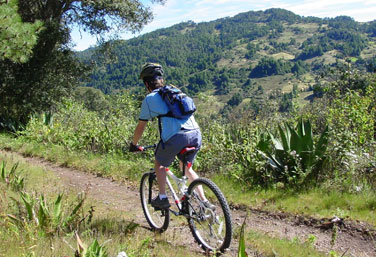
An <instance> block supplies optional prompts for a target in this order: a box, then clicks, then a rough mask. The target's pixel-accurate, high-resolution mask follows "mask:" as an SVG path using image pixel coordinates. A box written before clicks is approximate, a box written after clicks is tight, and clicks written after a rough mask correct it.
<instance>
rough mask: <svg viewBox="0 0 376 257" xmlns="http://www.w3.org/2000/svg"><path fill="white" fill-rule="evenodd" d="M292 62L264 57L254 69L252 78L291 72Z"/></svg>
mask: <svg viewBox="0 0 376 257" xmlns="http://www.w3.org/2000/svg"><path fill="white" fill-rule="evenodd" d="M291 68H292V66H291V64H290V63H288V62H285V61H282V60H275V59H273V58H270V57H264V58H263V59H261V61H260V62H259V63H258V64H257V66H256V67H255V68H254V69H253V70H252V72H251V74H250V76H251V77H252V78H257V77H264V76H271V75H280V74H285V73H289V72H291Z"/></svg>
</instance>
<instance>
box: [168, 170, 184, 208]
mask: <svg viewBox="0 0 376 257" xmlns="http://www.w3.org/2000/svg"><path fill="white" fill-rule="evenodd" d="M166 173H167V177H166V183H167V186H168V188H169V189H170V191H171V193H172V197H173V199H174V202H175V204H176V206H177V207H178V209H179V213H176V212H175V211H173V210H171V209H170V211H171V212H172V213H174V214H175V215H180V214H181V211H182V208H183V206H182V202H183V201H184V200H185V199H186V197H187V189H188V187H187V181H188V178H187V177H186V176H183V177H182V178H178V177H177V176H175V174H174V173H173V172H172V171H171V170H170V169H166ZM169 177H170V178H171V179H172V180H174V181H175V183H176V185H177V186H178V189H179V191H180V194H181V195H182V197H181V199H179V197H178V196H177V194H176V192H175V190H174V188H173V186H172V184H171V182H170V180H169Z"/></svg>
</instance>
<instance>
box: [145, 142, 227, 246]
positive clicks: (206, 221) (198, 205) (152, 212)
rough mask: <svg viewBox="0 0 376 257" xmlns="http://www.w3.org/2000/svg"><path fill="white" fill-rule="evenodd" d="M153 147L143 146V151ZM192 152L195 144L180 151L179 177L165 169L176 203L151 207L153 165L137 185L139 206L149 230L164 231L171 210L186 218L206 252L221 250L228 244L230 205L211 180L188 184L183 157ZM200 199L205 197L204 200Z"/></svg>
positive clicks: (155, 189) (155, 192)
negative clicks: (159, 207) (180, 169)
mask: <svg viewBox="0 0 376 257" xmlns="http://www.w3.org/2000/svg"><path fill="white" fill-rule="evenodd" d="M154 147H155V145H152V146H146V147H144V150H146V149H150V148H154ZM194 151H196V149H195V148H194V147H185V148H184V149H183V150H182V151H181V152H180V155H181V156H182V157H183V158H182V159H183V160H182V162H183V165H182V177H181V178H179V177H177V176H176V175H175V174H174V173H173V172H172V171H171V170H170V169H166V172H167V177H166V179H167V181H166V183H167V186H166V189H167V190H166V194H167V195H168V197H169V199H173V200H174V203H175V204H172V205H171V207H170V208H169V209H164V210H162V209H157V208H154V207H152V206H151V200H152V199H153V198H154V197H156V196H158V192H159V190H158V184H157V179H156V174H155V172H154V169H153V168H152V169H150V171H149V172H146V173H144V174H143V176H142V178H141V185H140V195H141V205H142V209H143V211H144V214H145V217H146V220H147V222H148V223H149V225H150V227H151V228H152V230H154V231H156V232H160V233H162V232H164V231H165V230H166V229H167V228H168V226H169V222H170V213H172V214H174V215H175V216H183V217H185V218H186V219H187V221H188V226H189V228H190V231H191V232H192V234H193V237H194V238H195V240H196V241H197V242H198V244H199V245H200V246H201V247H202V248H203V249H204V250H205V251H213V252H218V251H220V252H223V251H224V250H225V249H227V248H228V247H229V246H230V243H231V238H232V223H231V213H230V208H229V206H228V203H227V201H226V198H225V197H224V195H223V194H222V192H221V190H220V189H219V188H218V186H217V185H215V184H214V182H212V181H211V180H209V179H207V178H198V179H196V180H194V181H192V182H191V183H190V184H189V186H187V181H188V178H187V177H186V176H185V169H186V166H187V165H188V168H189V167H190V166H189V165H190V163H189V162H187V161H186V160H185V157H186V156H187V155H189V154H190V153H192V152H194ZM203 194H204V197H203ZM202 198H206V199H205V201H204V199H202ZM207 200H208V201H209V202H210V203H211V204H210V207H208V206H207V204H205V203H206V202H207Z"/></svg>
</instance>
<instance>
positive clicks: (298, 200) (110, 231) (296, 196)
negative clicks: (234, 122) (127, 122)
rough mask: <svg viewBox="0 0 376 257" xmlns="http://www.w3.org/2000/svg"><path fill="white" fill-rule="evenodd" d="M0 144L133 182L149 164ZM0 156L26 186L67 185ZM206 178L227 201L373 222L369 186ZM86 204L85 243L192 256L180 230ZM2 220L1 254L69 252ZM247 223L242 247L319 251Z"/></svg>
mask: <svg viewBox="0 0 376 257" xmlns="http://www.w3.org/2000/svg"><path fill="white" fill-rule="evenodd" d="M1 148H7V149H12V150H13V151H17V152H20V153H23V154H26V155H30V156H41V157H43V158H46V159H49V160H52V161H54V162H56V163H59V164H61V165H65V166H68V167H75V168H78V169H81V170H86V171H88V172H96V173H101V174H104V175H105V176H109V177H113V178H115V179H118V180H128V181H129V182H132V183H134V184H135V185H137V184H138V182H139V175H140V174H141V173H142V172H144V171H145V170H146V169H147V168H148V167H150V165H151V162H150V163H149V162H145V161H144V160H145V156H138V157H135V159H133V160H125V159H124V158H123V157H122V156H116V155H109V156H108V155H106V156H100V155H94V154H84V153H74V152H67V151H65V150H64V149H63V148H61V147H58V146H51V145H42V144H34V143H27V142H23V141H21V140H17V139H13V138H11V137H9V136H8V135H5V134H0V149H1ZM77 155H78V156H77ZM0 156H1V158H2V159H5V160H6V161H7V167H10V166H11V165H12V164H14V163H15V162H20V165H19V170H20V171H22V174H24V176H25V177H26V178H27V179H26V181H27V184H26V189H27V190H29V191H39V192H41V191H42V192H43V193H44V194H46V195H48V196H49V197H50V198H56V195H57V194H58V193H59V192H61V191H62V190H67V189H66V188H64V187H63V186H62V184H61V182H60V181H59V179H58V178H56V177H55V176H54V174H53V173H52V172H51V171H48V170H45V169H42V168H40V167H37V166H30V165H29V164H26V163H23V162H22V159H19V158H17V157H15V156H14V155H12V154H11V153H6V154H1V155H0ZM211 179H213V181H214V182H215V183H216V184H217V185H218V186H219V187H220V188H221V190H222V191H223V193H224V194H225V195H226V198H227V199H228V201H229V202H231V203H233V204H241V205H244V206H248V207H250V208H257V209H263V210H267V211H271V212H276V211H283V212H288V213H292V214H299V215H305V216H311V217H316V218H332V217H333V216H338V217H341V218H348V219H352V220H360V221H365V222H368V223H369V224H372V225H376V219H375V217H376V194H375V193H374V192H371V191H366V192H362V193H358V194H349V193H341V192H337V191H328V190H322V189H320V188H316V189H311V190H308V191H304V192H299V193H298V192H294V191H292V190H290V191H289V190H282V189H268V190H264V189H259V188H251V189H249V188H245V187H244V186H243V185H241V184H240V183H239V182H236V181H234V180H233V179H230V178H228V177H226V176H223V175H216V176H212V177H211ZM76 194H77V192H73V191H70V192H68V193H67V197H68V199H73V198H74V196H75V195H76ZM2 203H4V199H3V197H0V205H1V204H2ZM90 206H96V207H95V208H96V211H95V216H94V217H95V219H93V222H92V226H91V228H88V229H87V230H85V231H81V239H82V240H83V241H84V242H86V243H87V244H90V243H91V242H92V240H93V239H94V238H95V239H97V240H98V241H99V243H100V244H103V243H105V246H106V247H107V248H108V249H111V250H110V253H111V256H112V255H114V256H116V254H117V252H120V251H126V252H127V253H128V256H169V255H171V251H172V250H171V249H173V251H174V254H175V253H176V254H177V255H175V256H194V255H193V254H192V252H191V251H190V250H188V249H186V248H185V247H184V245H181V246H178V247H176V246H175V245H173V246H172V245H171V244H170V243H168V242H171V241H172V240H182V241H184V238H181V239H179V238H178V239H176V238H177V237H182V236H184V235H180V234H179V233H178V234H177V233H176V232H175V231H174V230H168V231H167V232H166V233H164V234H163V235H155V234H154V233H152V232H150V231H148V230H145V228H143V227H141V226H140V224H137V223H134V215H135V214H134V212H129V213H124V212H121V211H119V210H116V209H111V208H108V206H106V205H105V204H104V203H101V202H98V201H96V200H95V199H90V198H89V199H88V200H87V201H86V207H85V210H86V211H87V210H88V209H89V207H90ZM13 208H14V206H13ZM9 212H11V209H8V210H7V211H0V216H1V217H5V214H6V213H9ZM4 222H7V221H2V223H1V222H0V225H1V226H0V239H1V240H2V242H5V243H4V244H3V246H5V245H6V246H9V245H11V246H13V247H2V246H0V256H2V255H4V254H5V255H4V256H23V254H24V256H26V255H25V254H26V253H31V252H34V253H35V254H36V255H35V256H42V255H40V254H42V253H45V254H47V255H46V256H48V255H49V254H50V255H51V254H54V255H56V254H57V255H56V256H64V255H67V256H71V255H72V248H75V245H76V241H75V238H74V236H73V235H71V234H70V235H61V236H54V237H51V238H48V240H47V239H46V238H45V237H43V236H42V235H40V234H38V233H36V234H33V228H30V229H29V232H28V233H24V232H22V231H19V230H17V229H16V228H14V227H12V226H8V225H9V224H8V225H7V226H4ZM237 229H239V227H238V226H235V237H236V230H237ZM249 229H250V228H247V230H246V249H247V251H248V252H249V251H251V252H252V251H256V252H258V253H262V254H264V255H266V256H324V254H322V253H320V252H317V251H316V250H315V249H314V248H313V247H312V245H311V244H309V243H307V242H299V241H297V240H287V239H280V238H278V237H276V236H274V235H270V234H267V235H265V234H262V233H259V232H254V231H251V230H249ZM94 231H95V232H94ZM62 238H64V240H62ZM47 241H48V242H49V243H47Z"/></svg>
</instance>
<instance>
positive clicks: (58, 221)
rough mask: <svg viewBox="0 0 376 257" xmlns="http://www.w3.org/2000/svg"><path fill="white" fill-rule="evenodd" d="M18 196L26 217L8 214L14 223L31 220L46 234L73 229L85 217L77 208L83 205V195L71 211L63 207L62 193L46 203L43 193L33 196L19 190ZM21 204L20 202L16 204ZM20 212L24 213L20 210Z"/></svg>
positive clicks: (21, 223) (22, 223) (20, 223)
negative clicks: (36, 196)
mask: <svg viewBox="0 0 376 257" xmlns="http://www.w3.org/2000/svg"><path fill="white" fill-rule="evenodd" d="M20 197H21V199H22V202H23V204H24V207H25V210H26V215H27V216H26V217H18V218H17V217H15V216H13V215H9V217H10V218H11V220H13V221H14V223H15V224H18V225H24V222H33V223H34V224H35V225H36V226H37V227H38V228H40V229H42V231H44V232H45V233H47V234H53V233H55V232H58V231H60V230H63V229H66V230H68V231H73V230H74V229H76V228H77V226H79V225H80V223H81V221H82V220H84V219H85V217H81V216H80V214H79V210H80V209H81V208H82V206H83V202H84V200H85V198H84V197H81V198H79V200H78V203H77V204H76V205H73V206H74V208H73V210H72V211H70V212H69V211H68V210H65V211H64V209H63V207H62V199H63V194H59V195H58V196H57V198H56V200H55V201H54V202H51V203H48V202H47V200H46V198H45V197H44V195H43V194H42V195H40V197H39V198H35V197H33V196H32V195H30V194H28V193H26V192H20ZM18 205H19V206H21V204H18ZM20 213H25V212H23V211H20Z"/></svg>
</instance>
